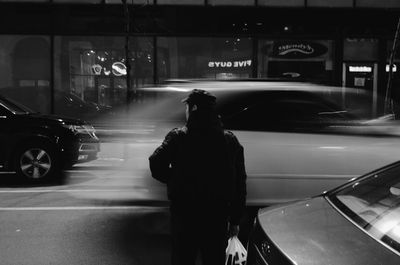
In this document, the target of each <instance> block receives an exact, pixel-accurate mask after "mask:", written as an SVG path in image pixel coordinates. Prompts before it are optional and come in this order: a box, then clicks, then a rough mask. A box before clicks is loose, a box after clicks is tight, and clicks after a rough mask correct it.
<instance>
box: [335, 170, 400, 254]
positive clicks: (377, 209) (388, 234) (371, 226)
mask: <svg viewBox="0 0 400 265" xmlns="http://www.w3.org/2000/svg"><path fill="white" fill-rule="evenodd" d="M328 198H329V200H330V201H331V202H332V203H333V204H334V205H335V206H336V207H337V208H338V209H339V210H340V211H342V212H343V213H344V214H345V215H346V216H347V217H349V218H350V219H351V220H353V221H354V222H355V223H357V224H358V225H359V226H360V227H361V228H362V229H363V230H364V231H365V232H367V233H368V234H369V235H371V236H372V237H373V238H375V239H376V240H378V241H380V242H382V243H384V244H385V245H386V246H388V247H390V248H391V249H392V250H395V251H397V252H400V165H399V164H396V165H395V166H390V167H389V168H386V169H385V170H382V171H378V172H376V173H373V174H372V175H370V176H368V177H365V178H363V179H360V180H359V181H355V182H352V183H350V184H349V185H347V186H345V187H344V188H342V189H340V190H339V191H337V192H334V193H333V194H331V195H329V196H328Z"/></svg>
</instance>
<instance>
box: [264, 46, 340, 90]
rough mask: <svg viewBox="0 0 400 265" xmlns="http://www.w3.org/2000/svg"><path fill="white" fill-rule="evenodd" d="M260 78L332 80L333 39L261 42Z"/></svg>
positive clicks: (325, 81) (326, 81)
mask: <svg viewBox="0 0 400 265" xmlns="http://www.w3.org/2000/svg"><path fill="white" fill-rule="evenodd" d="M258 47H259V51H258V77H262V78H286V79H301V80H312V81H317V82H323V83H331V82H332V81H333V70H334V45H333V41H331V40H260V41H259V45H258Z"/></svg>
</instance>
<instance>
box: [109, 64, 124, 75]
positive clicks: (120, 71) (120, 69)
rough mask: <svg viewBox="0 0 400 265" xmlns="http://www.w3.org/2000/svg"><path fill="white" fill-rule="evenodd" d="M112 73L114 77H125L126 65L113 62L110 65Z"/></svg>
mask: <svg viewBox="0 0 400 265" xmlns="http://www.w3.org/2000/svg"><path fill="white" fill-rule="evenodd" d="M112 73H113V74H114V75H115V76H122V75H126V65H125V64H123V63H121V62H115V63H113V65H112Z"/></svg>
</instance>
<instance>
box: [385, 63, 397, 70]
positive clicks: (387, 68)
mask: <svg viewBox="0 0 400 265" xmlns="http://www.w3.org/2000/svg"><path fill="white" fill-rule="evenodd" d="M386 72H389V65H388V64H387V65H386ZM392 72H397V65H395V64H393V67H392Z"/></svg>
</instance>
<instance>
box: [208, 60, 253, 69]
mask: <svg viewBox="0 0 400 265" xmlns="http://www.w3.org/2000/svg"><path fill="white" fill-rule="evenodd" d="M249 66H251V60H245V61H212V62H208V67H209V68H244V67H249Z"/></svg>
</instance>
